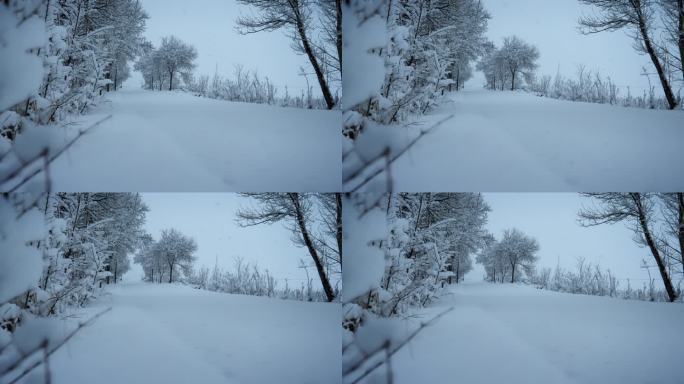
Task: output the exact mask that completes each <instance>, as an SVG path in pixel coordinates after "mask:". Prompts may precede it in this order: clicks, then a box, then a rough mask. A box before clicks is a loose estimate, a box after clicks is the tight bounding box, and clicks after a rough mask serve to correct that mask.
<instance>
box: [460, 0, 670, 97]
mask: <svg viewBox="0 0 684 384" xmlns="http://www.w3.org/2000/svg"><path fill="white" fill-rule="evenodd" d="M484 4H485V8H486V9H487V10H488V11H489V12H490V14H491V16H492V18H491V20H489V32H488V36H489V38H490V39H491V40H492V41H493V42H494V43H495V44H496V45H497V46H500V45H501V44H502V41H503V38H504V37H505V36H510V35H517V36H519V37H520V38H522V39H523V40H525V41H527V42H529V43H532V44H534V45H536V46H537V47H538V48H539V52H540V59H539V70H538V73H539V74H547V75H550V76H554V75H555V74H556V72H557V70H558V69H560V72H561V73H562V74H564V75H568V76H574V74H575V73H576V66H577V64H585V65H586V66H587V69H591V70H596V69H599V70H600V71H601V73H602V74H604V75H610V76H611V78H612V79H613V81H615V83H616V84H618V85H619V86H620V88H621V95H626V93H627V88H626V87H627V85H630V86H631V89H632V93H633V94H634V93H635V92H636V90H637V88H638V93H639V94H641V92H642V91H643V89H646V88H647V87H648V80H647V79H646V78H645V77H643V76H640V73H641V67H642V66H646V67H647V68H648V70H649V71H650V72H653V73H655V70H653V68H652V64H650V61H649V59H648V58H647V57H646V56H644V55H639V54H638V53H637V52H636V51H635V50H634V49H633V47H632V43H633V40H632V39H631V38H630V37H628V36H627V35H626V33H625V32H624V31H617V32H612V33H611V32H604V33H599V34H594V35H589V36H585V35H582V34H580V33H579V32H578V30H577V20H578V19H579V18H580V16H581V15H582V14H590V13H591V12H592V7H589V6H585V5H580V3H579V1H577V0H484ZM481 79H482V78H481V77H477V78H475V79H473V81H481ZM651 82H652V83H653V85H655V86H656V90H659V89H658V87H659V84H660V83H658V78H657V75H654V76H652V77H651ZM470 85H472V84H469V86H470Z"/></svg>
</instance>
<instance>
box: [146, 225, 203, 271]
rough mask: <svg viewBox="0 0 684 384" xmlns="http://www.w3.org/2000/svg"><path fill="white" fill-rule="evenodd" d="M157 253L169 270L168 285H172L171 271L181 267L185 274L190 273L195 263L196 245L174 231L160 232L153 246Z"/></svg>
mask: <svg viewBox="0 0 684 384" xmlns="http://www.w3.org/2000/svg"><path fill="white" fill-rule="evenodd" d="M155 251H156V252H158V253H159V254H160V255H161V257H162V258H163V260H164V262H166V264H167V266H168V268H169V283H173V271H174V270H175V269H176V268H177V267H181V268H182V269H183V270H184V271H185V272H186V274H187V273H188V272H190V269H191V266H192V263H193V262H194V261H195V256H193V253H195V252H196V251H197V243H196V242H195V240H194V239H193V238H191V237H188V236H185V235H183V234H182V233H180V232H179V231H178V230H176V229H173V228H172V229H165V230H162V234H161V238H160V239H159V241H158V242H157V244H155Z"/></svg>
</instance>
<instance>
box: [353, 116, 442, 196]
mask: <svg viewBox="0 0 684 384" xmlns="http://www.w3.org/2000/svg"><path fill="white" fill-rule="evenodd" d="M453 117H454V115H449V116H448V117H446V118H444V119H442V120H440V121H438V122H437V123H435V124H434V125H433V126H431V127H430V128H428V129H426V130H423V131H421V132H420V134H419V135H418V136H417V137H415V138H414V139H413V140H411V141H410V142H409V143H408V144H407V145H406V146H404V148H402V149H401V150H400V151H398V152H396V153H395V154H393V155H391V154H390V153H388V148H387V149H385V150H384V151H383V152H382V153H380V154H379V155H378V156H376V157H374V158H372V159H371V160H369V161H368V162H366V164H365V165H364V166H363V167H360V168H359V169H358V170H357V171H355V172H353V173H352V174H351V175H349V176H346V177H345V178H344V180H343V183H345V184H346V183H349V182H351V181H352V180H354V179H355V178H357V177H358V176H360V175H361V173H363V171H365V170H366V169H367V168H368V167H369V166H370V165H371V164H373V163H374V162H376V161H377V160H379V159H382V158H386V162H385V167H382V168H378V169H377V170H375V171H373V172H372V173H371V174H370V175H368V176H367V177H366V178H365V179H364V180H363V182H361V183H360V184H358V185H356V186H355V187H354V188H353V189H352V190H351V191H348V192H357V191H358V190H359V189H360V188H361V187H363V186H364V185H366V184H368V183H369V182H370V181H371V180H373V179H374V178H375V177H376V176H378V175H379V174H381V173H383V172H385V170H386V169H388V168H389V167H390V165H391V164H392V163H394V162H395V161H396V160H397V159H399V158H400V157H401V156H402V155H404V153H406V152H408V150H409V149H411V147H413V146H414V145H415V144H416V143H417V142H418V141H419V140H420V139H422V138H423V137H425V136H426V135H427V134H428V133H430V132H432V131H433V130H434V129H436V128H437V127H439V126H440V125H442V124H444V123H445V122H447V121H448V120H451V119H452V118H453Z"/></svg>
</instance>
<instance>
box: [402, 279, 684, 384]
mask: <svg viewBox="0 0 684 384" xmlns="http://www.w3.org/2000/svg"><path fill="white" fill-rule="evenodd" d="M450 307H455V308H454V310H453V311H451V312H450V313H448V314H447V315H445V316H444V317H442V318H441V319H439V320H438V321H437V323H435V324H434V325H432V326H428V327H427V328H425V329H424V330H423V331H422V332H421V333H420V334H418V336H417V337H416V338H415V339H414V340H413V341H412V342H411V343H410V344H409V345H408V346H407V347H405V348H404V349H402V350H401V351H400V352H399V353H398V354H397V355H396V358H395V359H394V360H393V362H392V363H393V367H394V369H395V375H394V377H395V382H396V383H417V382H423V383H446V382H464V383H511V384H514V383H596V384H599V383H635V384H636V383H641V384H643V383H681V382H682V375H681V369H680V367H681V364H680V360H681V358H680V351H681V345H682V343H684V332H682V329H681V328H682V324H683V323H684V306H682V305H680V304H670V303H650V302H641V301H625V300H619V299H611V298H604V297H595V296H584V295H571V294H563V293H556V292H549V291H541V290H537V289H535V288H533V287H529V286H516V285H510V284H488V283H465V284H461V285H458V286H455V287H454V288H453V289H452V291H451V293H450V294H449V295H447V296H446V297H444V298H443V299H442V300H441V301H439V302H438V303H436V304H435V305H433V306H432V307H430V308H428V309H425V310H421V311H420V314H421V315H422V320H427V319H429V318H431V317H433V316H434V315H436V314H437V313H440V312H442V311H444V310H445V309H447V308H450Z"/></svg>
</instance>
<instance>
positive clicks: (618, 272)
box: [474, 193, 659, 288]
mask: <svg viewBox="0 0 684 384" xmlns="http://www.w3.org/2000/svg"><path fill="white" fill-rule="evenodd" d="M484 198H485V200H486V201H487V203H489V205H490V207H491V208H492V211H491V212H490V213H489V223H488V229H489V230H490V231H491V232H492V233H493V234H494V235H495V236H496V237H497V239H500V238H501V236H502V234H503V231H504V230H505V229H507V228H518V229H520V230H522V231H523V232H525V233H526V234H528V235H530V236H532V237H534V238H536V239H537V240H538V241H539V245H540V250H539V254H538V255H539V258H540V259H539V262H538V266H539V267H540V268H541V267H549V268H555V266H556V263H559V264H560V265H561V267H565V268H570V269H574V268H575V265H576V258H577V257H580V256H581V257H584V258H586V260H587V261H592V262H594V263H596V262H598V263H600V265H601V267H603V268H605V269H608V268H609V269H610V270H611V272H612V273H613V274H614V275H615V276H616V277H618V278H620V279H622V280H621V282H620V284H621V285H622V287H623V288H624V287H625V286H626V284H627V282H626V281H625V280H624V279H627V278H630V279H631V280H632V286H633V287H634V284H637V285H638V286H641V284H642V283H643V281H642V280H637V279H646V280H647V279H648V273H647V272H646V271H645V270H643V269H641V268H640V266H641V260H642V259H646V260H647V261H648V262H649V264H653V261H652V260H653V258H652V256H651V255H650V253H649V251H648V249H646V248H640V247H639V246H638V245H637V244H636V243H634V241H633V240H632V238H633V233H632V232H631V231H630V230H629V229H628V228H627V227H626V226H625V224H615V225H601V226H597V227H590V228H584V227H582V226H580V225H578V223H577V212H578V211H579V210H580V208H581V207H582V206H587V207H591V206H592V204H593V201H592V200H591V199H589V198H586V197H582V196H580V195H579V194H574V193H486V194H484ZM474 272H475V274H476V276H475V277H476V278H479V277H481V273H482V272H481V271H480V270H477V271H474ZM478 273H479V275H478ZM651 274H652V275H653V277H654V278H656V279H659V275H658V271H657V269H655V268H653V269H652V270H651ZM657 281H659V280H657Z"/></svg>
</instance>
